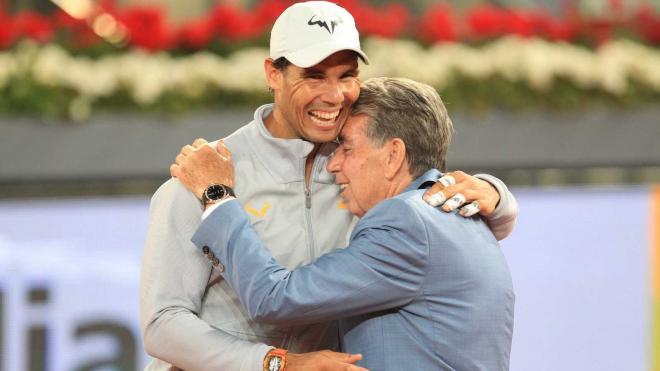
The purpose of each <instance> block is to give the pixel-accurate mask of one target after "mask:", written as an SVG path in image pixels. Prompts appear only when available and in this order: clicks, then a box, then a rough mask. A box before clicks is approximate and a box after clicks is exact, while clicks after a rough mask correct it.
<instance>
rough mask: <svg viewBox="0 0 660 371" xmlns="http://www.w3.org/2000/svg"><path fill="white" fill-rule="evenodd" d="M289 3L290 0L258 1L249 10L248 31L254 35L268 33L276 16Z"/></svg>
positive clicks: (291, 2)
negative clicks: (250, 15) (249, 21)
mask: <svg viewBox="0 0 660 371" xmlns="http://www.w3.org/2000/svg"><path fill="white" fill-rule="evenodd" d="M291 4H293V1H291V0H263V1H260V2H259V3H258V4H256V6H255V7H254V8H253V9H252V11H251V12H250V13H251V14H252V17H251V23H250V25H249V27H250V29H251V32H250V33H252V34H254V35H262V34H264V33H269V32H270V29H271V28H272V26H273V24H274V23H275V20H276V19H277V17H279V16H280V14H282V12H284V10H285V9H286V8H288V7H289V6H290V5H291Z"/></svg>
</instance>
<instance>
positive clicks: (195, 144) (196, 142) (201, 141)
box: [186, 138, 209, 148]
mask: <svg viewBox="0 0 660 371" xmlns="http://www.w3.org/2000/svg"><path fill="white" fill-rule="evenodd" d="M207 144H209V142H207V141H206V139H204V138H197V139H195V140H194V141H193V142H192V146H193V147H195V148H199V147H201V146H205V145H207ZM186 147H187V146H186Z"/></svg>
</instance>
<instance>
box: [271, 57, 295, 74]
mask: <svg viewBox="0 0 660 371" xmlns="http://www.w3.org/2000/svg"><path fill="white" fill-rule="evenodd" d="M290 64H291V62H289V60H288V59H286V57H279V58H277V59H276V60H274V61H273V67H275V68H276V69H278V70H280V71H284V70H285V69H286V68H287V67H288V66H289V65H290Z"/></svg>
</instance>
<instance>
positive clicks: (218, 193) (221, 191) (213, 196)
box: [206, 184, 226, 201]
mask: <svg viewBox="0 0 660 371" xmlns="http://www.w3.org/2000/svg"><path fill="white" fill-rule="evenodd" d="M225 193H226V192H225V187H223V186H221V185H219V184H214V185H212V186H210V187H208V188H207V189H206V197H207V198H208V199H209V200H213V201H215V200H220V199H222V198H223V197H225Z"/></svg>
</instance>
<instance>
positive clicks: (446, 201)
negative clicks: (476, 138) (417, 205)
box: [423, 170, 518, 240]
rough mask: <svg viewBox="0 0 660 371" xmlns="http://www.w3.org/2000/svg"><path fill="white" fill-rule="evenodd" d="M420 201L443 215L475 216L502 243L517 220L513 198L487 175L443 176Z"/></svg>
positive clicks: (514, 199) (455, 174)
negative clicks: (436, 208)
mask: <svg viewBox="0 0 660 371" xmlns="http://www.w3.org/2000/svg"><path fill="white" fill-rule="evenodd" d="M445 179H447V180H449V179H451V181H444V180H445ZM459 194H460V198H459ZM423 198H424V200H425V201H426V202H427V203H429V204H431V206H437V207H441V208H442V210H444V211H446V212H450V211H452V210H454V209H455V208H457V207H459V208H460V214H461V215H463V216H466V217H467V216H472V215H473V214H476V213H477V212H478V213H479V214H480V215H481V217H482V218H483V219H484V221H485V222H486V224H487V225H488V227H489V228H490V230H491V231H492V232H493V235H494V236H495V238H497V240H503V239H505V238H506V237H508V236H509V235H510V234H511V232H513V228H514V227H515V225H516V219H517V218H518V202H517V201H516V198H515V197H514V196H513V194H511V192H510V191H509V189H508V188H507V186H506V184H504V182H502V181H501V180H500V179H498V178H496V177H494V176H492V175H489V174H476V175H470V174H466V173H464V172H462V171H460V170H457V171H452V172H450V173H446V174H444V176H442V178H440V181H438V182H436V183H435V184H434V185H433V187H431V188H429V189H428V190H427V191H426V192H425V193H424V197H423ZM459 200H460V201H459ZM475 204H476V205H477V206H478V208H476V207H475Z"/></svg>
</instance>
